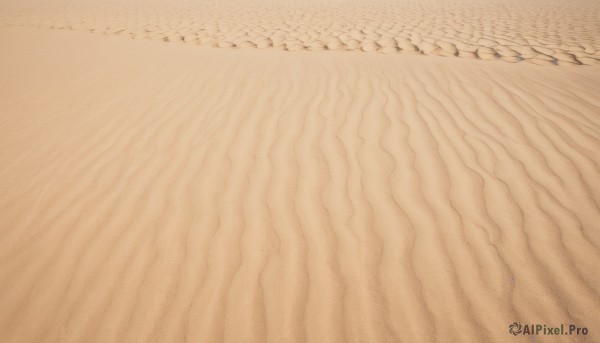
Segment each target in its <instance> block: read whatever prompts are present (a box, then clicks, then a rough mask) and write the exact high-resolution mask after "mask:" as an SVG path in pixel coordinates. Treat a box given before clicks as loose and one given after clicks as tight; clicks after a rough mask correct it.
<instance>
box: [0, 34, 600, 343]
mask: <svg viewBox="0 0 600 343" xmlns="http://www.w3.org/2000/svg"><path fill="white" fill-rule="evenodd" d="M0 41H1V42H2V46H3V47H5V48H6V50H5V51H4V53H3V54H1V55H0V73H1V74H2V75H3V77H2V80H1V82H0V108H1V109H2V116H1V117H0V303H1V304H2V306H0V341H2V342H39V341H64V342H82V341H86V342H133V341H161V342H175V341H185V340H187V341H193V342H223V341H224V342H249V341H260V342H263V341H265V342H305V341H306V342H347V341H356V342H423V341H426V342H430V341H440V342H452V341H457V342H459V341H460V342H464V341H471V342H506V341H507V340H508V339H509V338H512V336H510V334H509V333H508V328H507V326H508V324H509V323H512V322H513V321H521V322H524V323H526V322H532V323H537V322H539V323H548V324H556V323H562V322H565V323H569V322H572V323H576V324H578V325H588V326H589V327H590V329H591V333H590V336H588V337H583V338H582V337H579V338H581V339H582V341H588V342H593V341H598V340H599V339H600V338H599V336H598V332H597V331H595V330H592V329H593V328H594V327H593V325H594V319H595V318H600V276H599V274H598V267H599V266H600V250H599V249H598V248H599V247H600V231H599V230H598V222H599V220H600V207H599V204H600V184H599V180H600V171H599V168H598V166H599V165H600V154H599V153H598V152H599V151H600V116H599V114H600V103H599V102H598V94H600V78H599V77H598V75H599V74H598V73H599V70H598V67H588V68H552V69H550V70H551V71H552V72H547V70H548V69H546V68H539V67H537V66H532V65H528V64H523V63H519V64H508V63H487V62H485V61H468V60H461V59H440V58H434V57H428V56H414V57H410V56H407V57H406V58H403V59H398V58H396V57H395V56H389V55H378V54H346V53H335V52H329V53H325V52H315V53H307V54H293V53H287V52H280V51H270V52H265V51H260V52H258V51H255V50H252V49H248V50H243V51H231V50H228V49H197V48H194V47H190V46H186V45H183V44H181V45H177V44H175V45H170V44H153V43H150V42H145V41H129V40H121V39H111V38H109V37H103V36H94V35H89V34H85V33H80V32H46V31H40V30H25V29H3V30H0ZM23 42H35V43H34V44H23ZM40 56H43V58H40ZM134 62H135V63H134ZM206 66H210V68H206ZM579 338H578V339H579Z"/></svg>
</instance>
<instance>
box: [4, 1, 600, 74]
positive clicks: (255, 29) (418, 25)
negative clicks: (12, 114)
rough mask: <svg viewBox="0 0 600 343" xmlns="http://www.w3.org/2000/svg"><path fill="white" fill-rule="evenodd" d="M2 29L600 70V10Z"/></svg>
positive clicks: (258, 8) (360, 13) (19, 11)
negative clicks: (587, 66) (83, 33)
mask: <svg viewBox="0 0 600 343" xmlns="http://www.w3.org/2000/svg"><path fill="white" fill-rule="evenodd" d="M3 10H4V11H3V12H4V13H0V26H9V27H10V26H24V27H37V28H46V29H56V30H82V31H88V32H93V33H101V34H109V35H123V36H129V37H132V38H142V39H150V40H161V41H167V42H186V43H189V44H196V45H201V46H211V47H222V48H274V49H283V50H291V51H295V50H356V51H367V52H374V51H378V52H383V53H394V54H396V53H398V54H425V55H439V56H459V57H464V58H477V59H485V60H490V59H491V60H502V61H507V62H520V61H526V62H530V63H534V64H540V65H553V64H554V65H567V66H568V65H598V64H600V6H598V1H597V0H571V1H566V0H527V1H516V0H514V1H513V0H493V1H474V0H459V1H440V0H419V1H412V0H401V1H375V0H362V1H361V0H354V1H349V2H348V1H336V0H325V1H324V0H320V1H315V0H312V1H302V2H298V1H292V0H284V1H278V2H276V3H275V2H271V1H250V2H248V1H243V0H235V1H223V2H221V1H219V2H215V1H206V0H203V1H186V0H178V1H165V0H158V1H156V0H154V1H148V0H146V1H135V0H130V1H126V2H124V1H90V0H80V1H66V0H59V1H56V0H55V1H52V2H48V1H34V0H19V1H16V0H8V1H6V5H4V6H3Z"/></svg>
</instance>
